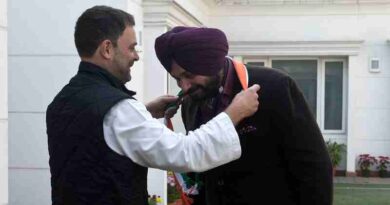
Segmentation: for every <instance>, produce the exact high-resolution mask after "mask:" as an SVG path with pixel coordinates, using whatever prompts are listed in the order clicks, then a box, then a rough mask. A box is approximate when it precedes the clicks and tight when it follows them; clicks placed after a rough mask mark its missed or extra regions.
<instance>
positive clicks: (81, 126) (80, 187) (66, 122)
mask: <svg viewBox="0 0 390 205" xmlns="http://www.w3.org/2000/svg"><path fill="white" fill-rule="evenodd" d="M134 94H135V93H134V92H132V91H129V90H127V89H126V88H125V86H124V85H123V84H121V83H120V82H119V80H117V79H116V78H115V77H114V76H112V75H111V74H110V73H108V72H107V71H106V70H104V69H102V68H100V67H98V66H96V65H94V64H91V63H87V62H81V63H80V66H79V71H78V73H77V75H76V76H74V77H73V78H72V79H71V80H70V82H69V83H68V84H67V85H66V86H65V87H64V88H63V89H62V90H61V91H60V92H59V93H58V94H57V96H56V97H55V98H54V100H53V102H52V103H51V104H50V105H49V106H48V108H47V113H46V124H47V135H48V145H49V155H50V160H49V164H50V172H51V186H52V204H53V205H87V204H88V205H114V204H115V205H125V204H126V205H129V204H132V205H147V196H148V193H147V183H146V180H147V168H145V167H142V166H139V165H137V164H135V163H134V162H133V161H132V160H131V159H129V158H128V157H125V156H121V155H119V154H117V153H115V152H114V151H112V150H111V149H110V148H109V147H108V146H107V144H106V143H105V140H104V136H103V119H104V116H105V114H106V113H107V112H108V111H109V110H110V108H111V107H112V106H114V105H115V104H116V103H118V102H119V101H120V100H123V99H127V98H132V96H133V95H134ZM129 123H130V122H129Z"/></svg>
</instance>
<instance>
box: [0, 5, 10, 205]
mask: <svg viewBox="0 0 390 205" xmlns="http://www.w3.org/2000/svg"><path fill="white" fill-rule="evenodd" d="M7 30H8V28H7V0H0V204H1V205H3V204H7V203H8V96H7V88H8V85H7V82H8V76H7V70H8V63H7V35H8V32H7Z"/></svg>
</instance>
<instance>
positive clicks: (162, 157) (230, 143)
mask: <svg viewBox="0 0 390 205" xmlns="http://www.w3.org/2000/svg"><path fill="white" fill-rule="evenodd" d="M103 131H104V139H105V141H106V143H107V145H108V146H109V147H110V148H111V149H112V150H113V151H115V152H117V153H118V154H120V155H124V156H127V157H129V158H130V159H131V160H132V161H134V162H135V163H137V164H139V165H141V166H145V167H152V168H159V169H164V170H172V171H175V172H201V171H205V170H208V169H212V168H215V167H217V166H220V165H222V164H225V163H228V162H230V161H233V160H235V159H238V158H239V157H240V156H241V146H240V141H239V138H238V134H237V132H236V130H235V127H234V125H233V123H232V121H231V120H230V118H229V116H228V115H227V114H226V113H224V112H222V113H221V114H219V115H217V116H216V117H215V118H213V119H212V120H210V121H209V122H208V123H207V124H205V125H202V126H201V127H200V128H199V129H197V130H195V131H193V132H190V133H188V135H187V136H186V135H183V134H181V133H175V132H172V131H171V130H170V129H168V128H167V127H166V126H165V125H164V124H162V123H161V122H160V121H158V120H157V119H155V118H153V117H152V116H151V114H150V113H149V112H148V111H147V109H146V107H145V106H144V105H143V104H142V103H140V102H138V101H136V100H132V99H126V100H122V101H120V102H119V103H117V104H116V105H115V106H113V107H112V108H111V109H110V111H109V112H108V113H107V114H106V115H105V117H104V121H103Z"/></svg>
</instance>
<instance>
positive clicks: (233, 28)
mask: <svg viewBox="0 0 390 205" xmlns="http://www.w3.org/2000/svg"><path fill="white" fill-rule="evenodd" d="M389 8H390V5H389V4H377V5H375V4H369V5H357V4H356V5H338V6H337V5H328V6H326V5H321V6H320V5H316V6H309V5H306V6H305V5H301V6H263V7H261V8H260V7H256V6H254V7H253V6H252V7H245V6H235V7H233V6H222V7H219V8H217V9H216V10H214V11H212V12H211V13H210V14H211V16H210V18H209V24H208V26H212V27H217V28H220V29H222V30H224V31H225V32H226V34H227V36H228V39H229V41H233V42H234V41H236V42H239V41H265V42H267V41H271V42H272V41H314V42H316V41H317V42H321V41H360V40H362V41H363V42H364V43H363V45H362V47H361V49H360V51H359V53H358V55H357V56H350V57H347V56H346V58H347V59H349V61H350V62H349V63H350V65H349V68H348V75H349V76H348V81H349V87H348V89H349V91H348V92H349V93H348V94H349V95H348V96H349V99H347V100H348V102H349V103H348V113H349V116H348V120H347V121H348V125H347V132H346V133H345V134H344V135H327V136H325V138H334V139H336V140H338V141H341V142H347V141H348V143H349V144H348V145H349V146H350V147H349V148H348V151H349V152H350V153H349V154H348V156H349V158H348V164H347V169H348V171H354V170H355V167H356V163H355V160H356V157H357V155H359V154H363V153H369V154H372V155H375V156H378V155H387V156H390V149H389V147H390V126H389V124H390V94H389V92H388V91H389V89H390V70H389V69H388V68H389V67H390V59H389V56H390V45H389V44H388V43H387V40H388V39H389V36H390V25H389V24H387V23H385V22H389V21H390V12H389ZM371 57H377V58H379V59H380V67H381V72H380V73H370V72H369V71H368V62H369V61H368V60H369V58H371Z"/></svg>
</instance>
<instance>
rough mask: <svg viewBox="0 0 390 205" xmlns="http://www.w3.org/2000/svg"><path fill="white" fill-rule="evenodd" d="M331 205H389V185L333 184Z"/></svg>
mask: <svg viewBox="0 0 390 205" xmlns="http://www.w3.org/2000/svg"><path fill="white" fill-rule="evenodd" d="M333 205H390V184H335V186H334V199H333Z"/></svg>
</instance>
